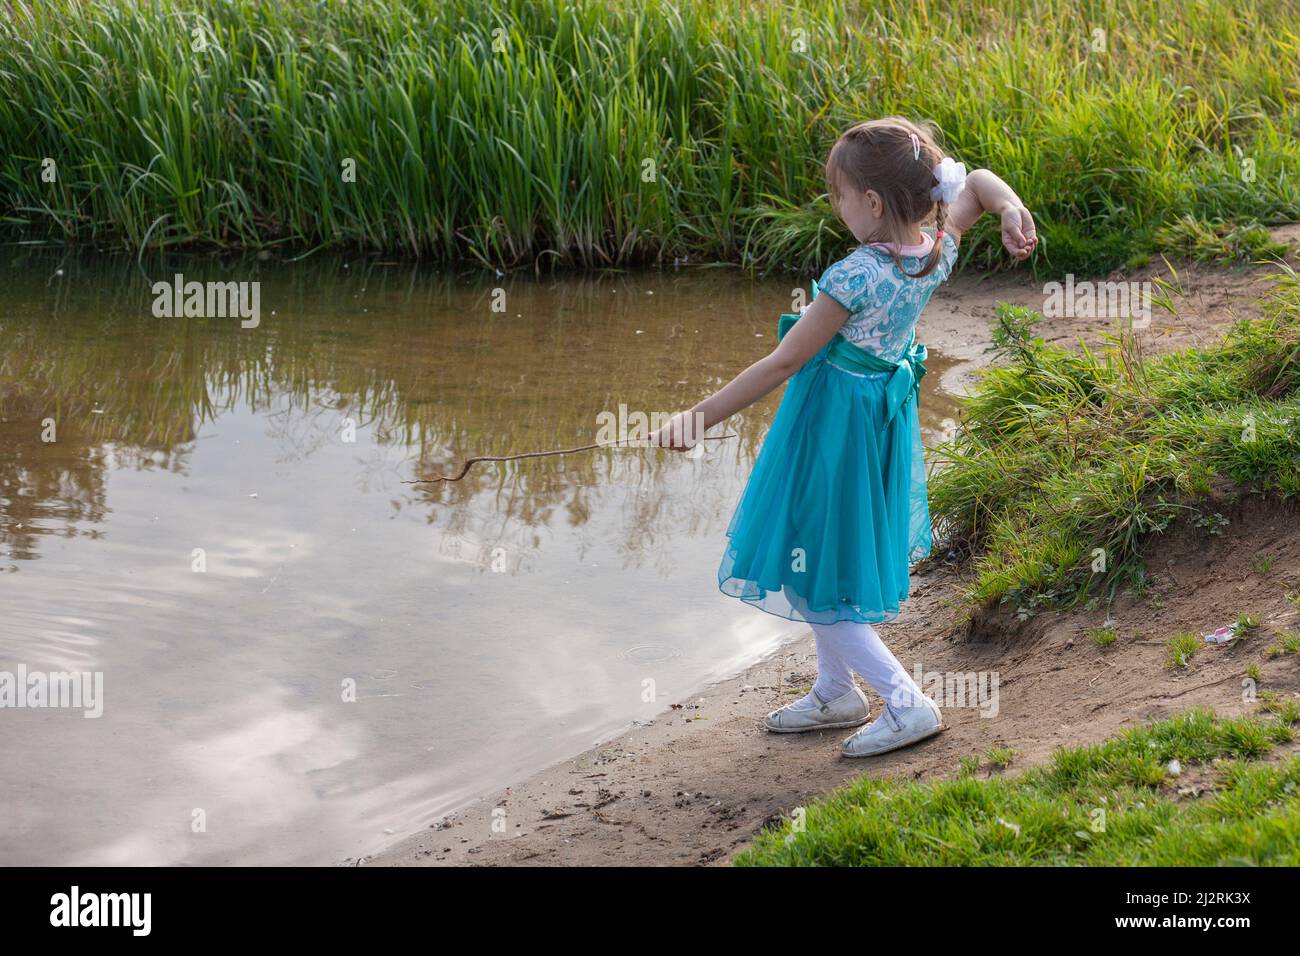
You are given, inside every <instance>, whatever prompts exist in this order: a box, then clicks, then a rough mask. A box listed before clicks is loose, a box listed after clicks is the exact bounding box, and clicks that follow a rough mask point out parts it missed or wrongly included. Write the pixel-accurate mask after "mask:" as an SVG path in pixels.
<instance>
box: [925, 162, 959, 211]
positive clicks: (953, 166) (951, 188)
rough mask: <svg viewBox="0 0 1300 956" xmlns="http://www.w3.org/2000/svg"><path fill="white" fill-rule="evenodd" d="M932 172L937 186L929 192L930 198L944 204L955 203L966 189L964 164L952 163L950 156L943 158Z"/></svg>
mask: <svg viewBox="0 0 1300 956" xmlns="http://www.w3.org/2000/svg"><path fill="white" fill-rule="evenodd" d="M933 172H934V178H935V179H937V180H938V181H939V185H937V186H935V187H934V188H933V189H931V190H930V198H931V199H933V200H935V201H938V200H943V201H944V202H946V203H951V202H955V201H956V199H957V197H958V196H960V195H961V191H962V190H963V189H964V188H965V187H966V164H965V163H954V162H953V161H952V157H951V156H945V157H944V158H943V160H942V161H941V162H940V163H939V165H938V166H936V167H934V170H933Z"/></svg>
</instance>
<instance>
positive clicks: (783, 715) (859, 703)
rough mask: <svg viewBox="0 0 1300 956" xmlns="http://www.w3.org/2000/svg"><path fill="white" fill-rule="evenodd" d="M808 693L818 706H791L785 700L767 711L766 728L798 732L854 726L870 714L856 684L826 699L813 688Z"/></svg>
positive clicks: (865, 700)
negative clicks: (769, 711)
mask: <svg viewBox="0 0 1300 956" xmlns="http://www.w3.org/2000/svg"><path fill="white" fill-rule="evenodd" d="M809 696H810V697H812V699H813V700H814V701H816V702H817V703H818V704H819V705H820V706H818V707H807V708H800V709H799V710H792V709H791V708H792V707H794V704H786V705H785V706H784V707H782V708H781V709H780V710H774V711H772V712H771V713H770V714H768V715H767V722H766V723H767V729H768V730H770V731H772V733H774V734H801V733H803V732H804V731H807V730H834V729H836V728H839V727H857V726H858V725H859V724H865V723H866V722H867V718H868V717H869V716H870V715H871V708H870V706H869V705H868V704H867V698H866V695H865V694H863V693H862V691H860V690H858V689H857V688H856V687H854V688H853V689H852V690H850V691H849V692H848V693H847V694H845V695H844V696H842V697H836V698H835V699H834V700H830V701H826V700H822V699H821V698H820V697H818V696H817V692H816V691H809ZM795 703H798V701H795Z"/></svg>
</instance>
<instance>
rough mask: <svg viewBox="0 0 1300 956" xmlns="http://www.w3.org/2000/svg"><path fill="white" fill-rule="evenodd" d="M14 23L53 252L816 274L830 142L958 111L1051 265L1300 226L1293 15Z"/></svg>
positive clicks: (1243, 248)
mask: <svg viewBox="0 0 1300 956" xmlns="http://www.w3.org/2000/svg"><path fill="white" fill-rule="evenodd" d="M3 11H4V12H3V14H0V82H2V83H3V88H4V96H3V97H2V98H0V202H2V203H3V205H0V229H3V231H4V232H5V233H6V234H7V235H8V236H10V237H11V238H15V239H21V240H25V241H31V240H34V239H38V238H43V239H48V240H56V241H63V242H69V243H72V242H80V243H95V244H101V245H105V246H124V247H127V248H131V249H136V248H139V247H141V246H150V247H154V246H174V245H178V244H201V245H204V246H214V247H250V248H259V247H264V246H273V245H276V244H285V245H286V246H291V247H293V248H295V249H304V250H308V249H315V248H318V247H321V246H329V245H346V246H349V247H360V248H367V249H374V250H383V251H385V252H390V253H399V254H407V255H411V256H421V257H425V258H430V259H433V260H437V261H457V260H469V261H475V262H479V263H482V264H484V265H500V266H519V265H528V266H535V267H537V268H550V267H552V266H562V265H563V266H568V265H572V266H583V267H601V266H606V265H611V264H619V265H621V264H629V263H638V262H640V263H645V262H663V261H671V260H673V259H675V258H678V257H688V258H689V259H690V261H692V262H701V261H707V260H717V261H725V262H733V263H744V264H747V265H749V266H755V267H761V268H773V267H779V268H788V269H793V270H798V271H801V272H804V273H807V272H812V271H816V270H819V268H820V267H823V266H824V265H825V263H826V262H827V261H828V260H829V259H830V258H832V257H836V256H838V255H840V254H842V252H843V250H844V249H845V247H846V244H847V243H848V241H849V240H850V237H849V236H848V234H847V233H846V232H845V231H844V230H843V228H842V227H841V226H840V225H839V224H838V223H837V222H836V221H835V218H834V216H833V215H832V213H831V210H830V209H829V207H828V206H827V204H826V201H825V198H824V195H823V192H824V187H823V183H822V173H821V169H822V163H823V161H824V158H825V155H826V151H827V149H828V147H829V146H830V144H831V142H832V141H833V140H834V138H835V136H836V135H837V134H838V133H839V132H840V131H841V130H842V129H843V128H844V127H845V126H846V125H848V124H849V123H851V122H853V121H856V120H860V119H863V118H869V117H874V116H881V115H887V114H891V113H903V114H907V115H911V116H915V117H921V118H929V119H933V120H935V121H936V122H937V123H938V124H939V125H940V126H941V127H942V129H943V130H944V131H945V133H946V135H947V143H948V148H949V151H950V152H951V153H952V154H954V155H955V156H956V157H957V158H958V159H959V160H961V161H963V162H965V163H967V164H968V165H969V166H971V167H972V168H973V167H977V166H987V167H989V168H992V169H994V170H996V171H997V172H998V173H1000V174H1001V175H1003V176H1004V177H1005V178H1006V179H1007V180H1008V181H1009V182H1010V183H1011V184H1012V185H1013V186H1014V187H1015V188H1016V189H1017V190H1018V191H1019V193H1020V194H1021V196H1022V197H1023V198H1024V199H1025V201H1026V202H1027V204H1028V205H1029V206H1030V208H1031V209H1033V210H1034V212H1035V214H1036V216H1037V218H1038V220H1039V223H1040V227H1041V236H1042V239H1043V241H1042V244H1041V247H1040V251H1039V253H1038V254H1037V255H1036V260H1035V266H1036V268H1039V269H1040V270H1042V271H1045V272H1047V273H1052V274H1060V273H1062V272H1065V271H1075V272H1096V271H1100V270H1105V269H1108V268H1109V267H1111V266H1114V265H1118V264H1122V263H1123V262H1125V261H1126V260H1130V259H1135V260H1140V259H1141V257H1142V256H1143V255H1146V254H1149V253H1150V252H1151V251H1152V250H1155V249H1159V248H1179V249H1182V250H1184V251H1187V252H1188V253H1189V254H1194V255H1202V254H1207V255H1217V256H1223V255H1226V256H1230V257H1237V256H1256V255H1259V254H1260V253H1261V252H1264V251H1267V243H1266V242H1264V241H1262V240H1261V233H1260V231H1259V226H1258V224H1259V223H1264V224H1274V223H1279V222H1283V221H1289V220H1294V219H1297V218H1300V175H1297V173H1298V172H1300V135H1298V134H1300V96H1297V95H1296V78H1295V69H1294V65H1295V63H1296V62H1297V60H1298V59H1300V33H1298V32H1297V20H1296V18H1295V16H1294V6H1293V5H1292V4H1291V3H1289V2H1286V0H1241V2H1229V0H1189V2H1187V3H1184V4H1181V5H1180V7H1179V11H1178V16H1176V17H1171V16H1169V15H1168V11H1167V10H1166V9H1164V8H1163V7H1161V6H1160V5H1159V4H1152V3H1146V2H1138V0H977V2H970V0H936V2H929V3H920V4H918V3H915V2H912V0H876V2H863V3H853V2H847V0H797V2H791V3H780V2H770V3H749V2H741V0H690V2H673V0H636V2H631V0H623V2H619V0H611V2H606V0H367V2H364V3H361V2H352V3H341V2H337V3H336V2H330V3H324V2H318V0H279V2H275V3H264V2H260V0H257V2H255V0H39V2H36V0H7V2H6V3H5V5H4V7H3ZM1096 30H1104V31H1105V36H1106V43H1105V49H1104V50H1100V49H1094V44H1093V39H1094V31H1096ZM194 31H198V33H197V34H196V33H195V32H194ZM196 46H197V47H199V48H198V49H196ZM47 159H48V160H52V161H53V162H54V163H55V164H56V165H55V169H56V171H57V177H56V178H55V180H54V181H53V182H47V181H45V180H44V179H43V178H42V175H41V173H42V169H43V165H44V163H45V160H47ZM348 160H354V161H355V174H356V175H355V182H347V181H345V179H344V175H343V173H344V164H345V162H346V161H348ZM651 173H653V175H651ZM971 240H972V241H970V242H968V243H966V244H965V245H964V252H963V255H964V256H965V257H966V260H967V261H968V262H970V263H973V264H975V265H977V266H979V267H987V266H992V265H995V264H999V263H1005V262H1006V258H1005V256H1004V254H1003V253H1002V252H1001V251H1000V248H999V244H998V243H997V241H996V232H995V224H994V223H993V222H992V221H991V220H986V221H985V222H983V223H981V224H980V226H979V227H978V228H977V229H975V230H974V232H973V233H972V235H971Z"/></svg>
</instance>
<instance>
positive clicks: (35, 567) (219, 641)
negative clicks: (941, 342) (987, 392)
mask: <svg viewBox="0 0 1300 956" xmlns="http://www.w3.org/2000/svg"><path fill="white" fill-rule="evenodd" d="M178 272H179V273H182V274H183V275H184V279H185V281H200V282H206V281H222V282H224V281H231V280H236V281H238V280H243V281H256V282H259V283H260V287H259V288H260V303H259V307H260V315H259V322H258V324H257V325H256V327H250V328H245V327H243V325H244V323H241V322H240V320H239V319H238V318H208V319H204V318H167V317H158V316H156V315H155V314H154V312H155V308H154V306H155V294H154V291H153V289H152V286H153V284H154V283H156V282H159V281H168V282H170V281H172V279H173V276H174V275H175V274H176V273H178ZM792 284H793V283H791V282H790V281H789V280H788V279H779V280H754V279H750V278H746V277H743V276H740V275H737V274H736V273H734V272H731V271H726V270H711V269H695V270H690V271H686V270H682V271H667V272H662V273H660V272H642V273H632V274H618V273H611V274H602V275H599V276H590V277H582V278H562V279H540V280H539V279H528V278H514V277H510V278H504V277H503V278H494V277H492V276H490V275H485V274H481V273H480V274H477V275H473V276H468V277H457V276H448V275H446V274H440V273H435V272H431V271H426V270H424V269H421V268H418V267H413V266H412V265H410V264H398V263H390V262H383V261H375V260H367V259H353V260H343V259H329V260H308V261H306V262H299V263H275V262H261V263H252V264H249V263H247V262H243V263H237V264H232V263H226V262H222V261H220V260H217V259H212V258H185V259H181V258H177V259H171V260H168V261H165V262H163V261H146V262H144V263H137V262H135V261H134V260H131V261H120V260H116V259H105V258H99V259H94V258H85V257H80V258H77V257H68V258H66V259H65V258H62V257H59V256H57V255H51V254H50V253H49V252H26V251H22V250H18V251H15V250H13V249H10V250H7V251H5V252H3V253H0V343H2V346H3V347H2V348H0V601H2V602H3V615H0V672H4V671H7V672H9V673H11V674H17V673H18V672H19V669H20V668H23V669H25V670H26V671H27V672H28V673H29V674H30V673H37V672H43V673H51V672H77V673H87V674H95V675H99V679H102V692H101V694H100V695H99V697H98V702H99V706H100V707H101V708H102V713H101V714H100V715H99V716H97V717H92V718H89V719H88V718H87V717H86V716H85V714H86V713H87V712H88V710H87V709H86V708H83V709H76V708H50V707H46V708H40V707H27V708H6V709H0V759H2V760H3V764H4V767H5V770H6V772H5V773H4V774H3V776H2V777H0V863H4V864H36V863H39V864H79V865H84V864H112V863H125V864H219V863H244V864H263V863H335V862H340V861H342V860H344V859H346V858H349V857H356V856H359V855H361V854H364V853H368V852H373V851H374V850H376V849H378V848H380V847H382V846H383V845H385V844H387V843H391V842H393V841H394V840H396V839H397V838H399V837H400V836H402V835H404V834H406V833H409V832H412V831H414V830H416V829H419V828H420V827H422V826H426V825H428V823H429V822H430V821H431V820H433V819H435V818H436V817H437V816H439V815H442V814H444V813H446V812H448V811H450V810H452V809H455V808H456V807H458V806H461V805H463V804H465V803H466V802H468V801H470V800H472V799H473V798H475V797H477V796H480V795H482V794H484V793H487V792H490V791H492V790H494V789H496V788H499V787H501V786H505V785H507V784H509V783H511V782H513V781H515V780H518V779H521V778H523V777H524V776H526V775H528V774H529V773H531V772H532V771H535V770H538V769H541V768H542V767H544V766H546V765H548V764H551V763H553V762H555V761H556V760H560V759H563V758H565V757H567V756H572V755H574V754H577V753H579V752H581V751H582V750H584V749H586V748H587V747H589V746H591V745H593V744H595V743H597V742H599V741H602V740H604V739H608V738H609V737H611V736H613V735H615V734H617V733H618V732H619V731H620V730H621V729H622V728H625V727H626V726H627V725H628V724H629V723H630V722H632V721H634V720H647V719H649V718H652V717H654V716H655V715H657V714H659V713H660V712H662V711H663V710H665V709H667V707H668V706H669V704H671V703H672V702H674V701H679V700H681V699H683V698H684V697H687V696H689V695H690V694H691V693H693V692H694V691H696V690H698V689H699V688H701V687H702V686H704V685H705V684H706V683H708V682H710V681H713V680H717V679H720V678H723V677H725V676H728V675H729V674H732V673H736V672H738V671H740V670H742V669H744V667H746V666H747V665H749V664H750V663H752V662H753V661H755V660H757V659H758V658H760V657H761V656H763V655H764V654H766V653H768V652H770V651H771V650H772V649H773V648H775V647H776V646H778V645H779V644H780V643H782V642H783V641H786V640H790V639H793V638H795V637H797V636H799V634H800V633H802V631H803V628H802V627H801V626H799V625H795V624H791V623H790V622H785V621H781V620H780V619H778V618H774V617H771V616H768V615H765V614H763V613H761V612H759V611H756V610H753V609H751V608H748V607H746V606H743V605H741V604H740V603H739V602H736V601H734V600H732V599H730V598H726V597H724V596H722V595H721V594H719V593H718V591H717V587H716V583H715V577H714V575H715V571H716V567H717V562H718V558H719V556H720V553H721V548H722V542H723V533H724V530H725V527H726V523H727V519H728V518H729V517H730V514H731V509H732V507H733V505H734V504H735V501H736V498H737V496H738V495H739V492H740V489H741V487H742V485H743V482H744V479H745V477H746V475H747V474H748V472H749V469H750V467H751V465H752V462H753V458H754V455H755V454H756V452H757V450H758V448H759V446H760V444H761V440H762V436H763V432H764V430H765V428H766V426H767V423H768V422H769V421H770V418H771V415H772V412H773V411H774V410H775V407H776V404H777V401H778V398H779V394H780V393H779V390H778V392H777V393H775V394H774V395H772V396H769V397H768V399H766V400H765V401H763V402H762V403H760V404H759V405H756V406H755V407H753V408H751V409H749V410H747V412H746V413H744V414H742V415H740V416H737V417H736V418H734V419H733V420H731V421H730V422H728V423H726V425H725V427H724V428H722V429H719V431H733V432H735V433H736V434H737V436H738V437H736V438H733V439H730V440H726V441H719V442H711V443H709V444H708V445H707V448H706V451H705V452H704V453H703V454H701V455H699V456H698V457H695V458H691V457H687V456H686V455H681V454H676V453H671V452H666V451H662V450H658V449H644V448H633V449H617V450H601V451H598V452H584V453H581V454H575V455H570V456H565V457H557V458H544V459H536V460H532V461H523V462H514V463H510V464H483V465H478V466H476V467H475V468H474V469H472V470H471V471H470V472H469V475H468V476H467V477H466V478H465V479H464V480H463V481H460V482H458V483H455V484H426V485H410V484H403V483H402V482H403V480H404V479H410V478H415V477H425V476H429V475H431V474H435V473H439V472H443V471H447V470H451V469H452V467H453V466H454V465H455V464H456V463H458V462H459V461H460V460H461V459H462V458H464V457H465V456H467V455H472V454H512V453H517V452H522V451H531V450H537V449H545V448H558V447H569V446H575V445H583V444H587V443H589V442H592V441H595V440H596V437H597V436H596V430H597V422H598V418H597V416H598V415H600V414H601V413H602V412H615V413H616V412H617V410H618V409H619V406H620V405H621V404H625V405H626V406H627V407H628V408H629V409H631V410H633V411H636V410H642V411H647V412H650V411H664V412H667V411H672V410H675V409H678V408H682V407H686V406H689V405H690V404H691V403H693V402H694V401H696V400H698V399H699V398H700V397H702V396H703V395H705V394H707V392H708V391H709V390H711V389H713V388H716V387H717V386H718V385H720V384H722V383H724V382H725V381H726V380H727V379H729V378H730V377H731V376H732V375H733V374H735V373H736V372H737V371H739V370H740V369H741V368H743V367H744V366H745V365H746V364H748V363H749V362H752V361H754V360H755V359H757V358H759V357H760V356H761V355H762V354H763V353H764V352H765V351H766V350H768V349H770V347H771V345H772V342H773V338H774V336H775V326H776V320H777V317H778V315H779V314H780V313H781V312H783V311H789V309H790V303H791V286H792ZM495 290H503V292H502V291H495ZM501 305H504V307H505V308H504V311H494V306H497V307H500V306H501ZM946 364H947V363H946V362H945V360H944V359H943V357H942V356H941V355H939V354H937V353H936V352H935V351H934V350H933V349H932V350H931V361H930V362H929V367H930V369H931V371H932V373H934V374H931V375H929V376H927V378H926V380H925V382H924V386H923V388H924V392H925V394H924V395H923V398H922V409H923V414H924V422H925V426H926V431H927V436H928V438H933V436H934V435H935V434H937V433H938V431H940V430H942V429H944V428H945V427H946V426H947V425H948V424H950V419H951V417H952V416H954V415H955V407H954V405H953V402H952V400H951V399H949V398H947V397H945V396H943V395H942V394H941V393H938V392H937V391H936V389H937V387H938V382H939V379H940V375H939V374H938V373H940V372H942V371H943V369H944V367H945V366H946ZM83 703H85V702H83Z"/></svg>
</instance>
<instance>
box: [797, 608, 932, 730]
mask: <svg viewBox="0 0 1300 956" xmlns="http://www.w3.org/2000/svg"><path fill="white" fill-rule="evenodd" d="M812 629H813V634H814V635H815V636H816V638H817V683H815V684H814V685H813V691H814V692H815V693H816V694H817V696H818V697H820V698H821V699H822V700H824V701H829V700H835V698H837V697H843V696H844V695H845V694H847V693H848V692H849V691H850V690H852V689H853V674H854V673H855V672H856V673H857V674H858V675H859V676H861V677H862V679H863V680H865V681H866V682H867V683H868V684H870V685H871V687H872V689H873V690H875V692H876V693H877V694H879V695H880V696H881V697H883V698H884V699H885V702H886V703H888V704H892V705H893V706H894V707H895V709H902V708H904V707H912V706H914V705H916V704H919V703H920V702H921V698H922V696H923V695H922V693H921V688H919V687H917V686H916V681H914V680H912V677H911V675H909V674H908V673H907V671H905V670H904V669H903V665H902V664H900V663H899V662H898V658H897V657H895V656H894V655H893V654H892V653H890V650H889V648H888V647H886V646H885V642H884V641H882V640H881V639H880V635H879V634H877V633H876V629H875V628H874V627H872V626H871V625H870V624H859V623H858V622H857V621H839V622H837V623H835V624H814V625H813V626H812ZM805 705H806V706H809V707H812V706H816V704H815V702H813V701H811V700H810V698H808V697H805V698H804V699H803V700H801V701H799V702H798V703H797V704H795V707H796V708H799V707H803V706H805Z"/></svg>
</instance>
